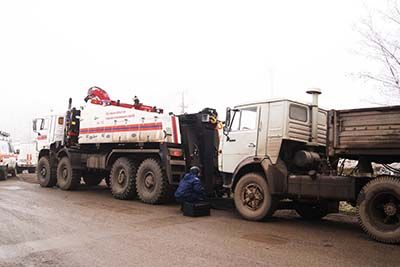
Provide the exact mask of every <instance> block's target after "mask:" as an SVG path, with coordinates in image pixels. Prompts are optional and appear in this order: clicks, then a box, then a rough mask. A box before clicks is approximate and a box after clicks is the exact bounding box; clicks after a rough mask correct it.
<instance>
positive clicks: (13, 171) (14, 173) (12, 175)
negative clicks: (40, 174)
mask: <svg viewBox="0 0 400 267" xmlns="http://www.w3.org/2000/svg"><path fill="white" fill-rule="evenodd" d="M16 168H17V167H15V169H12V170H11V171H10V174H11V177H17V169H16Z"/></svg>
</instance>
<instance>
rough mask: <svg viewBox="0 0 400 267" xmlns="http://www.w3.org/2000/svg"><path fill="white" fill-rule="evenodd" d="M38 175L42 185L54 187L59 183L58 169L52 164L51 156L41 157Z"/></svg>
mask: <svg viewBox="0 0 400 267" xmlns="http://www.w3.org/2000/svg"><path fill="white" fill-rule="evenodd" d="M36 176H37V179H38V182H39V184H40V186H41V187H53V186H55V185H56V184H57V174H56V170H55V168H52V166H51V165H50V159H49V157H41V158H40V159H39V162H38V165H37V168H36Z"/></svg>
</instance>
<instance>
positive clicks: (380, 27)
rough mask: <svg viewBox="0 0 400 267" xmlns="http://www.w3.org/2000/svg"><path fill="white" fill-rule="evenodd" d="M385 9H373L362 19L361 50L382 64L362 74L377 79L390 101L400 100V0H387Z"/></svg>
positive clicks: (368, 78) (376, 81)
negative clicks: (372, 70) (374, 69)
mask: <svg viewBox="0 0 400 267" xmlns="http://www.w3.org/2000/svg"><path fill="white" fill-rule="evenodd" d="M387 3H388V4H387V7H388V8H387V9H386V10H385V11H374V12H373V13H370V15H369V16H368V17H367V18H366V19H364V20H363V21H362V22H361V27H360V28H359V29H358V31H359V32H360V33H361V35H362V38H363V41H362V44H363V49H362V53H363V54H364V55H365V56H367V57H368V58H370V59H373V60H375V61H376V62H378V64H379V68H378V71H374V72H363V73H361V74H360V76H361V77H362V78H364V79H366V80H368V81H370V82H374V83H375V86H376V88H377V89H379V90H380V92H381V94H382V95H383V96H384V97H385V99H387V100H388V101H387V102H390V103H399V102H400V51H399V50H400V43H399V41H400V9H399V5H398V1H395V0H394V1H387Z"/></svg>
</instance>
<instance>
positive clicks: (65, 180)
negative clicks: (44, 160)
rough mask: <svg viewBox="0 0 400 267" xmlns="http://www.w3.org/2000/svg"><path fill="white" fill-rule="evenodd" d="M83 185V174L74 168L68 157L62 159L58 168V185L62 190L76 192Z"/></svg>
mask: <svg viewBox="0 0 400 267" xmlns="http://www.w3.org/2000/svg"><path fill="white" fill-rule="evenodd" d="M80 183H81V172H80V171H79V170H74V169H73V168H72V164H71V161H70V160H69V158H68V157H64V158H62V159H61V160H60V161H59V162H58V166H57V184H58V187H60V189H61V190H67V191H69V190H75V189H76V188H77V187H78V186H79V185H80Z"/></svg>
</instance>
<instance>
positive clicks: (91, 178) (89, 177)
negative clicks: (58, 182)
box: [83, 173, 104, 186]
mask: <svg viewBox="0 0 400 267" xmlns="http://www.w3.org/2000/svg"><path fill="white" fill-rule="evenodd" d="M103 179H104V178H103V177H102V176H101V174H99V173H87V174H85V175H84V176H83V181H84V182H85V184H86V185H88V186H96V185H99V184H100V183H101V181H103Z"/></svg>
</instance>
